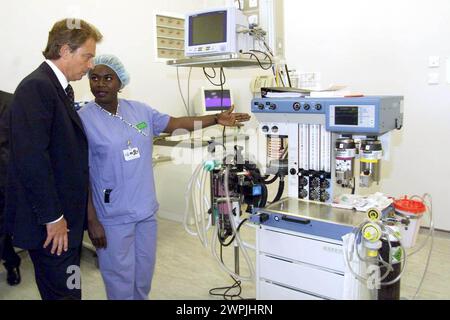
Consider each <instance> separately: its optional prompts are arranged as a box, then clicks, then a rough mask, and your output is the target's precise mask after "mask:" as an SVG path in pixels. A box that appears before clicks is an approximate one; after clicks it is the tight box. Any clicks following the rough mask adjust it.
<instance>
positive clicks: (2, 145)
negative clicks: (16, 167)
mask: <svg viewBox="0 0 450 320" xmlns="http://www.w3.org/2000/svg"><path fill="white" fill-rule="evenodd" d="M12 97H13V95H12V94H11V93H8V92H4V91H1V90H0V260H1V259H3V260H4V263H3V265H4V266H5V268H6V273H7V275H6V282H8V284H9V285H11V286H14V285H17V284H19V283H20V269H19V266H20V257H19V255H18V254H17V253H16V252H15V251H14V248H13V245H12V239H11V236H10V235H6V234H5V235H4V240H3V234H4V230H3V228H2V225H3V224H2V221H1V220H2V217H3V211H4V208H5V182H6V166H7V164H8V129H9V125H8V118H9V106H10V104H11V100H12ZM2 246H3V254H2Z"/></svg>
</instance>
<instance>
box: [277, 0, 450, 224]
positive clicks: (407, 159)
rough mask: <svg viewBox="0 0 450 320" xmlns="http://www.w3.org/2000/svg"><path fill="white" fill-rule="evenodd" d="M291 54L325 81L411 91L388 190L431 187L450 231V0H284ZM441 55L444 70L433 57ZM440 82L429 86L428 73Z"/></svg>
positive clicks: (377, 90) (438, 218) (386, 175)
mask: <svg viewBox="0 0 450 320" xmlns="http://www.w3.org/2000/svg"><path fill="white" fill-rule="evenodd" d="M285 30H286V56H287V57H286V58H287V62H288V64H289V65H290V66H291V67H294V68H296V69H297V70H298V71H304V72H309V71H312V72H320V73H321V76H322V77H321V78H322V85H325V86H326V85H328V84H331V83H339V84H346V85H348V87H349V88H350V89H351V90H352V91H360V92H363V93H365V94H398V95H403V96H404V97H405V101H404V102H405V108H404V112H405V115H404V128H403V129H402V130H401V131H400V132H396V133H395V134H394V136H393V144H394V145H393V147H392V148H391V153H390V155H391V159H390V161H389V162H388V163H387V162H385V163H384V168H383V169H384V172H383V178H382V179H383V182H382V184H381V187H382V190H383V191H384V192H386V193H387V194H390V195H393V196H400V195H403V194H407V195H413V194H419V195H421V194H423V193H425V192H428V193H430V194H431V195H432V196H433V200H434V201H433V205H434V215H435V222H436V227H437V228H440V229H445V230H450V215H449V209H450V191H449V188H448V184H449V179H450V165H449V164H450V162H449V157H450V150H449V148H448V139H449V138H450V126H449V121H450V84H448V83H446V73H445V59H446V58H447V57H450V42H449V41H448V39H449V38H450V1H448V0H433V1H424V0H416V1H407V0H395V1H392V0H378V1H369V0H340V1H335V0H314V1H306V0H301V1H298V0H285ZM429 56H440V58H441V66H440V67H439V68H433V69H431V68H428V57H429ZM429 72H438V73H439V74H440V83H439V84H438V85H428V84H427V80H428V73H429Z"/></svg>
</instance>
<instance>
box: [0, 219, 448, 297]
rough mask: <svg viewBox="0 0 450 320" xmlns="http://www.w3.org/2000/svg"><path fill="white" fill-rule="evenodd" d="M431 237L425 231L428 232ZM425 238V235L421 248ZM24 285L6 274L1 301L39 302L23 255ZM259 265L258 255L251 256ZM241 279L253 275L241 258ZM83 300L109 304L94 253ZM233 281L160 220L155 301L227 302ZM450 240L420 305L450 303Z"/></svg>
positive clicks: (85, 265)
mask: <svg viewBox="0 0 450 320" xmlns="http://www.w3.org/2000/svg"><path fill="white" fill-rule="evenodd" d="M424 232H426V231H424ZM243 234H244V235H243V237H244V241H246V242H248V243H252V242H254V232H253V229H252V228H247V230H246V231H244V232H243ZM424 238H425V236H424V235H420V237H419V239H418V242H419V243H420V241H421V240H423V239H424ZM428 248H429V246H427V247H425V248H424V250H422V251H420V252H419V253H417V254H415V255H413V256H411V257H410V259H409V260H408V264H407V267H406V269H405V273H404V276H403V278H402V294H401V295H402V298H404V299H411V298H412V297H413V296H414V294H415V292H416V289H417V286H418V284H419V283H420V279H421V277H422V274H423V270H424V267H425V262H426V258H427V253H428ZM21 256H22V258H23V260H22V266H21V271H22V283H21V284H20V285H19V286H17V287H10V286H8V285H7V284H6V280H5V272H1V273H0V300H2V299H7V300H12V299H39V293H38V291H37V288H36V285H35V282H34V275H33V267H32V264H31V261H30V259H29V257H28V256H27V254H26V253H25V252H23V253H21ZM250 257H251V259H252V260H253V261H254V253H253V252H250ZM224 260H225V261H226V262H228V265H229V266H230V267H231V268H234V257H233V250H232V248H229V249H228V251H227V252H224ZM240 262H241V274H248V268H246V267H245V262H244V259H242V258H241V261H240ZM81 270H82V277H83V278H82V288H83V289H82V290H83V299H89V300H91V299H105V298H106V296H105V292H104V287H103V282H102V279H101V275H100V272H99V271H98V269H97V268H96V266H95V263H94V259H93V258H92V253H91V252H90V251H89V250H85V251H84V253H83V259H82V265H81ZM232 283H233V281H232V280H231V278H230V277H229V276H228V275H226V274H225V273H224V272H223V271H222V270H220V269H219V267H218V263H217V261H216V260H215V259H214V258H213V256H212V254H211V252H210V248H209V247H208V248H204V247H203V246H202V244H201V243H200V241H199V240H198V239H197V238H196V237H192V236H190V235H188V234H187V232H186V231H185V230H184V229H183V226H182V225H181V224H180V223H177V222H173V221H169V220H164V219H160V220H159V233H158V257H157V264H156V271H155V276H154V279H153V285H152V291H151V293H150V298H151V299H177V300H181V299H222V297H213V296H211V295H209V293H208V292H209V290H210V289H212V288H215V287H223V286H229V285H231V284H232ZM449 284H450V235H449V234H447V233H437V234H436V236H435V239H434V248H433V253H432V256H431V261H430V265H429V269H428V272H427V275H426V278H425V280H424V282H423V286H422V290H421V292H420V293H419V295H418V298H419V299H450V286H449ZM242 287H243V289H242V293H241V296H242V297H243V298H255V285H254V284H253V283H250V282H244V283H243V285H242Z"/></svg>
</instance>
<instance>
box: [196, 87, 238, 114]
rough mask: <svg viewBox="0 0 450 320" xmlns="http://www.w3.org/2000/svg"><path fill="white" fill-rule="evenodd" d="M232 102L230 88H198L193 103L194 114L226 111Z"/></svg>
mask: <svg viewBox="0 0 450 320" xmlns="http://www.w3.org/2000/svg"><path fill="white" fill-rule="evenodd" d="M232 104H233V96H232V93H231V90H230V89H226V88H224V89H221V88H219V87H217V88H204V87H202V88H200V91H199V93H198V95H197V99H196V103H195V114H196V115H208V114H214V113H218V112H221V111H226V110H228V109H230V108H231V105H232Z"/></svg>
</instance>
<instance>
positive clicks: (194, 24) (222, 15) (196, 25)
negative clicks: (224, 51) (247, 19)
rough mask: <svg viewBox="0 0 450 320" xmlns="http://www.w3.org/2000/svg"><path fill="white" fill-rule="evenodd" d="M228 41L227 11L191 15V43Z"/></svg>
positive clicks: (194, 44)
mask: <svg viewBox="0 0 450 320" xmlns="http://www.w3.org/2000/svg"><path fill="white" fill-rule="evenodd" d="M226 41H227V11H226V10H224V11H214V12H208V13H203V14H198V15H193V16H190V17H189V45H190V46H197V45H202V44H208V43H221V42H226Z"/></svg>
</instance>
